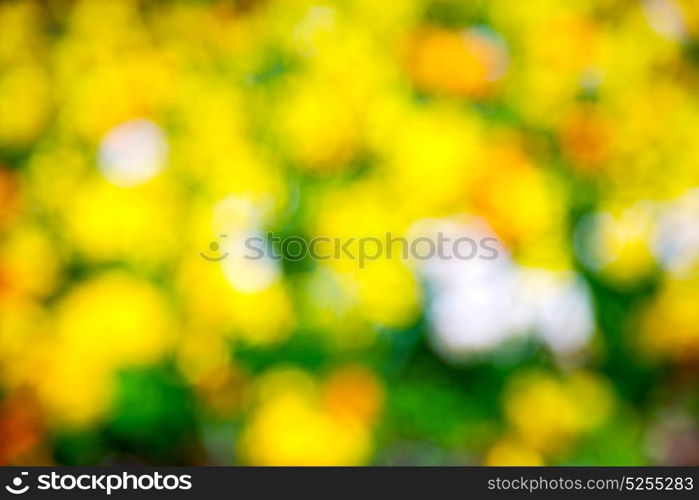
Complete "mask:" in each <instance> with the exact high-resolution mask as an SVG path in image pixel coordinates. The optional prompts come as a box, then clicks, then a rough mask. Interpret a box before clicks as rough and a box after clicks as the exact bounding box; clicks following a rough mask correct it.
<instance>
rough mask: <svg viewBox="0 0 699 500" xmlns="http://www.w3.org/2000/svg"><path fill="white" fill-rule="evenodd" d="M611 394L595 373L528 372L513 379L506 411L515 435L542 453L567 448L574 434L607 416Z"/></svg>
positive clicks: (610, 403) (602, 420)
mask: <svg viewBox="0 0 699 500" xmlns="http://www.w3.org/2000/svg"><path fill="white" fill-rule="evenodd" d="M611 408H612V394H611V392H610V389H609V387H608V386H607V384H606V383H605V382H604V381H603V380H602V379H600V378H597V377H596V376H595V375H591V374H588V373H584V372H577V373H574V374H572V375H571V376H569V377H568V378H566V379H564V380H558V379H556V378H553V377H552V376H550V375H544V374H529V375H523V376H521V377H519V378H516V379H515V380H513V381H512V383H511V385H510V388H509V390H508V392H507V394H506V397H505V414H506V416H507V419H508V421H509V422H510V423H511V424H512V426H513V428H514V429H515V430H516V432H517V435H518V436H519V437H520V439H521V440H522V441H523V443H525V444H526V446H529V447H531V448H532V449H533V450H537V451H538V452H540V453H543V454H555V453H559V452H564V451H566V450H567V449H568V448H569V447H570V446H571V445H572V444H573V442H574V441H575V440H576V439H577V437H578V436H579V435H580V434H581V433H583V432H585V431H588V430H591V429H594V428H595V427H597V426H599V425H600V424H601V423H603V422H604V420H605V419H606V418H607V417H608V416H609V414H610V412H611Z"/></svg>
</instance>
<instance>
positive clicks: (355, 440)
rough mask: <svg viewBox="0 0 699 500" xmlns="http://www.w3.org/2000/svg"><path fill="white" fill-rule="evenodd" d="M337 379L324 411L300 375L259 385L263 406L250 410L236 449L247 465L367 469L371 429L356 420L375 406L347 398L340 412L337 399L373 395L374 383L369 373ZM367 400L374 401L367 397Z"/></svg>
mask: <svg viewBox="0 0 699 500" xmlns="http://www.w3.org/2000/svg"><path fill="white" fill-rule="evenodd" d="M339 376H340V377H342V378H340V379H337V378H335V379H332V380H331V382H330V385H329V386H328V387H326V402H327V403H326V404H329V408H327V407H323V405H322V403H321V400H319V394H318V388H317V386H316V382H315V381H314V380H313V379H312V378H310V376H309V375H307V374H305V373H304V372H300V371H296V370H286V371H281V372H276V373H272V374H269V375H267V376H266V378H265V379H263V380H261V381H260V386H261V390H260V396H259V397H260V398H261V401H260V402H259V403H257V405H256V407H255V408H254V409H253V411H252V414H251V417H250V421H249V422H248V425H247V427H246V428H245V430H244V432H243V436H242V437H241V441H240V444H239V447H240V452H241V453H242V454H243V455H244V457H245V459H246V460H247V461H248V462H249V463H250V464H253V465H360V464H363V463H366V461H367V460H368V459H369V456H370V452H371V432H370V428H369V426H368V424H369V423H367V422H363V421H361V419H360V420H357V418H356V417H368V416H370V413H373V411H374V410H373V409H372V408H371V407H372V406H374V405H375V404H376V403H374V402H371V401H369V400H367V399H365V398H366V397H367V396H366V395H365V396H361V398H362V399H357V398H356V397H352V398H350V399H349V400H347V401H345V402H344V405H347V406H346V407H345V408H343V407H342V406H343V403H342V402H341V401H339V400H337V399H336V398H337V397H338V395H339V394H350V393H351V394H356V395H358V392H359V391H362V390H367V389H370V390H373V391H376V382H375V381H374V380H373V377H372V376H370V375H369V374H368V372H365V373H362V374H361V375H359V376H357V375H348V374H344V375H339ZM344 377H347V378H344ZM270 378H271V380H270ZM368 397H369V398H372V397H375V396H373V395H371V393H369V395H368ZM362 400H363V401H362ZM338 405H340V406H338ZM348 416H352V418H347V417H348Z"/></svg>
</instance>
